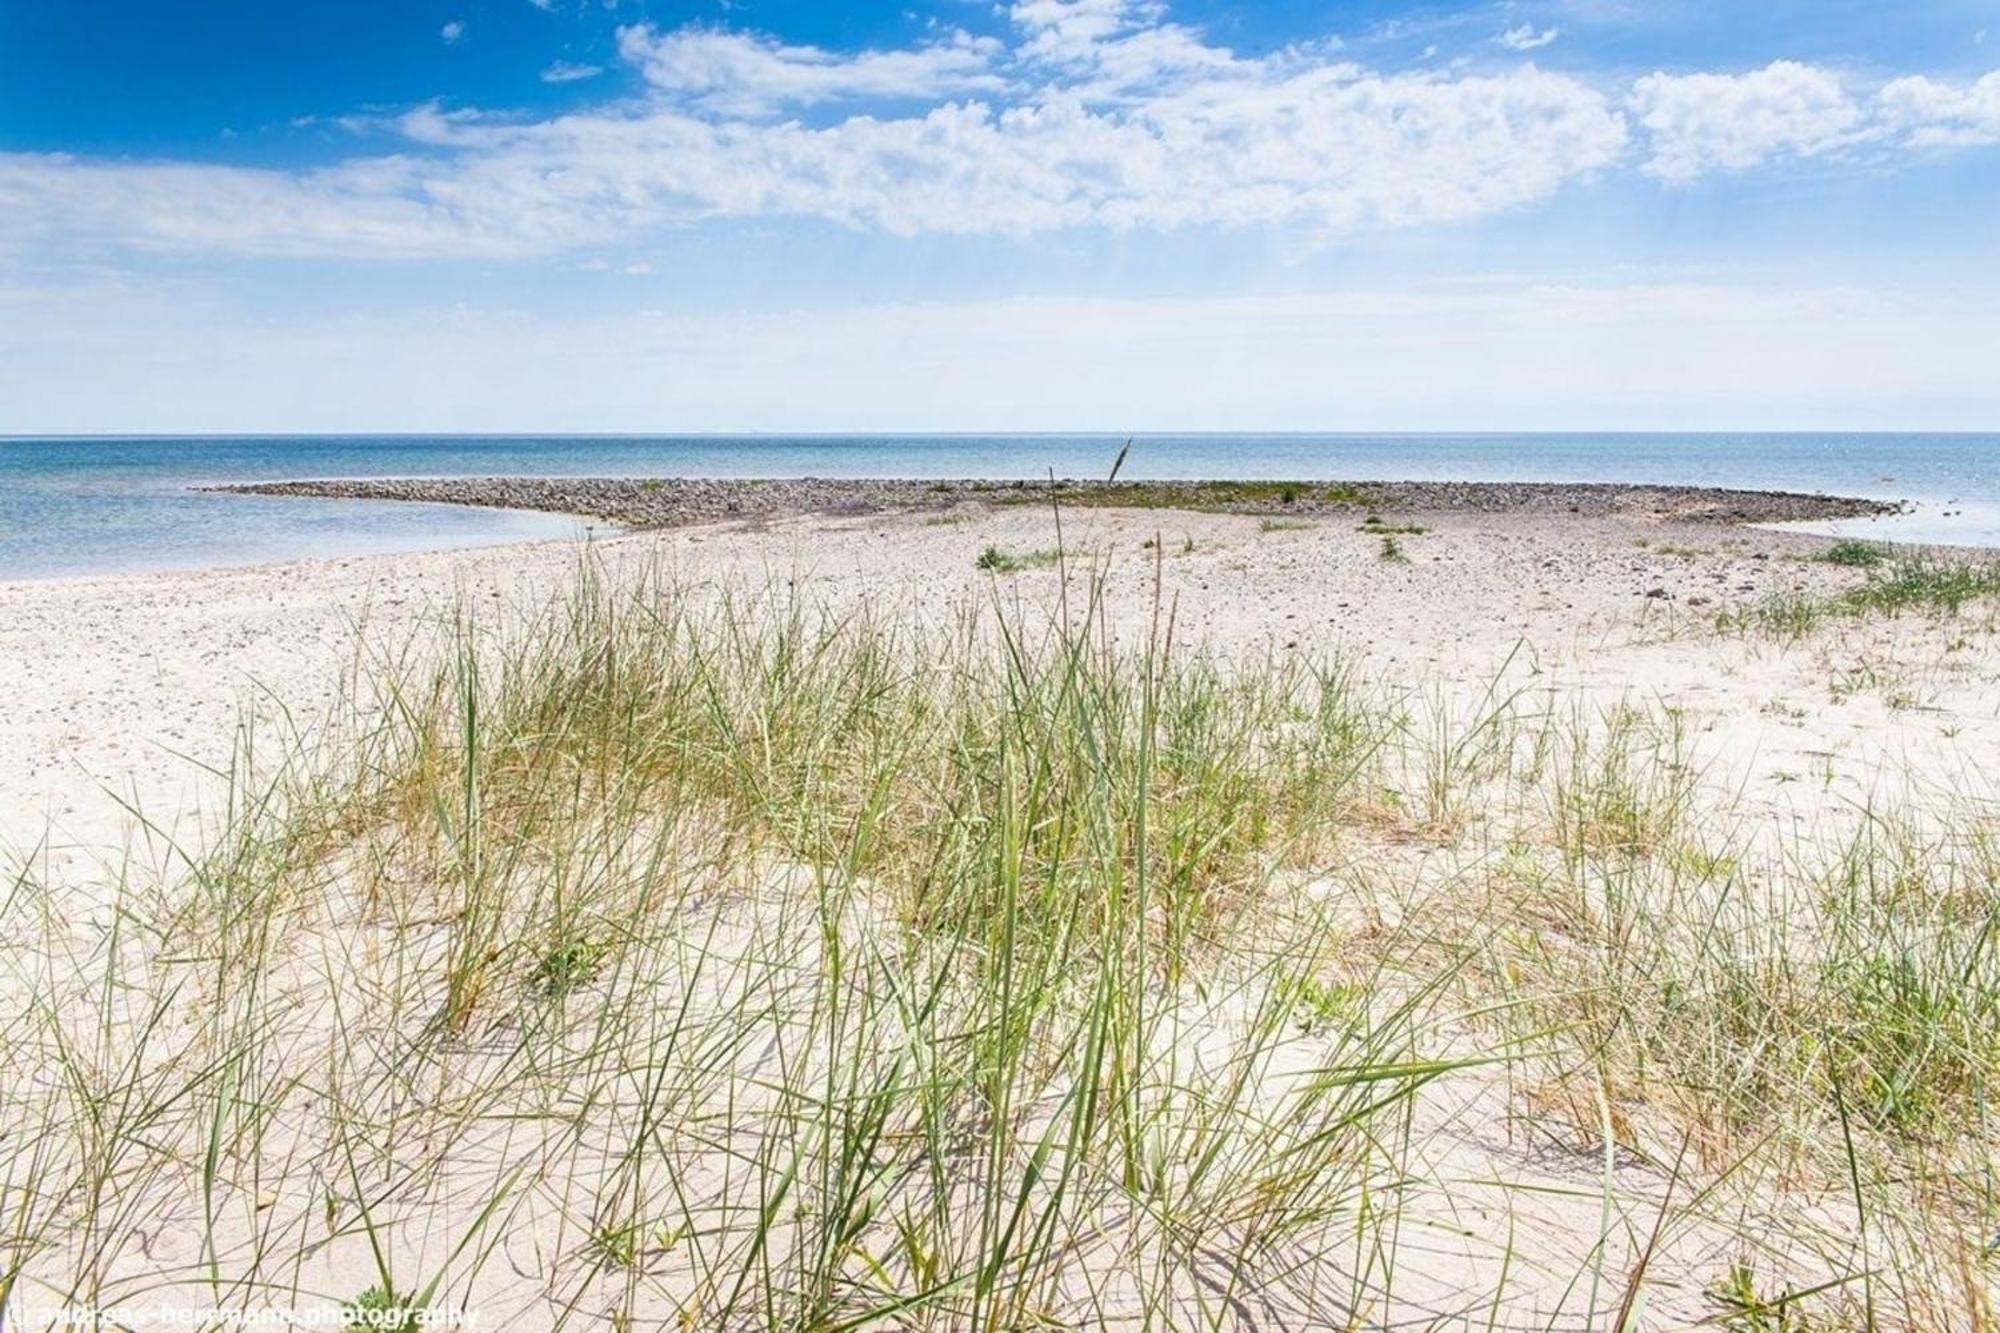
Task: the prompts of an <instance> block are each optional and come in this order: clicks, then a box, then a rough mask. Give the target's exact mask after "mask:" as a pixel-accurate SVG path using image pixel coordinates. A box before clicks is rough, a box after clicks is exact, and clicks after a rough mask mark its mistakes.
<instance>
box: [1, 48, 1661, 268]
mask: <svg viewBox="0 0 2000 1333" xmlns="http://www.w3.org/2000/svg"><path fill="white" fill-rule="evenodd" d="M397 128H398V129H399V130H400V132H401V133H403V134H404V135H405V136H406V137H407V138H409V139H410V140H411V141H412V143H413V144H416V145H421V146H423V147H425V148H427V149H430V150H432V151H430V152H426V153H421V154H418V153H412V154H398V155H392V156H386V157H373V158H356V159H353V160H350V161H348V162H346V163H343V164H341V165H339V166H336V167H331V168H326V169H322V170H318V171H312V172H303V173H287V172H278V171H264V170H246V169H241V168H226V167H209V166H188V165H176V164H152V165H134V164H125V163H91V162H77V161H73V160H71V159H68V158H63V157H51V156H33V155H14V156H0V205H6V207H5V209H4V211H0V229H11V230H12V231H13V232H14V233H15V234H16V235H17V236H18V235H21V234H24V233H25V234H28V235H35V234H39V235H41V236H44V237H64V238H68V239H69V240H70V241H71V242H74V241H76V240H84V241H101V242H104V243H111V244H115V243H124V244H128V245H133V246H138V247H141V248H147V249H154V250H176V249H178V250H225V251H232V252H238V253H252V254H279V255H299V254H346V255H392V254H398V253H401V254H408V255H411V256H440V255H444V256H450V255H531V254H547V253H555V252H560V251H563V250H566V249H572V248H576V247H579V246H586V245H594V244H601V243H607V242H613V241H616V240H619V239H622V238H627V237H631V236H633V235H636V234H638V233H641V232H643V231H645V230H646V229H648V228H653V227H659V226H664V225H674V224H680V223H685V222H689V221H697V220H700V219H704V218H716V217H751V216H769V215H782V216H796V217H811V218H820V219H825V220H830V221H833V222H836V223H841V224H845V225H850V226H856V227H867V228H875V229H880V230H884V231H888V232H891V233H896V234H913V233H918V232H927V231H928V232H944V233H958V234H980V233H986V234H993V233H999V234H1026V233H1031V232H1037V231H1046V230H1050V229H1054V228H1063V227H1084V226H1099V227H1111V228H1131V227H1145V228H1160V229H1166V228H1175V227H1183V226H1202V225H1210V226H1225V227H1239V226H1291V227H1297V228H1301V229H1304V230H1306V231H1309V232H1314V233H1318V234H1322V235H1324V234H1330V233H1334V232H1338V231H1342V230H1347V229H1351V228H1356V227H1407V226H1417V225H1423V224H1427V223H1439V222H1452V221H1459V220H1465V219H1471V218H1477V217H1480V216H1483V215H1486V214H1490V213H1492V212H1495V211H1497V210H1502V209H1507V208H1513V207H1517V206H1520V205H1523V204H1528V203H1532V202H1534V201H1536V200H1539V199H1542V198H1545V197H1547V196H1548V195H1549V194H1551V193H1553V192H1554V191H1555V190H1557V189H1560V188H1561V187H1562V186H1563V184H1564V183H1566V182H1568V181H1570V180H1573V179H1576V178H1577V177H1579V176H1582V175H1585V174H1587V173H1589V172H1592V171H1594V170H1597V169H1599V168H1601V167H1603V166H1605V165H1607V164H1609V163H1611V162H1612V161H1614V160H1615V159H1616V158H1617V156H1618V155H1619V153H1620V152H1621V151H1622V149H1623V145H1624V141H1625V129H1624V125H1623V122H1622V120H1621V119H1620V118H1619V117H1618V115H1617V114H1616V113H1615V112H1614V111H1613V109H1612V108H1611V107H1610V105H1609V103H1608V102H1607V100H1606V99H1605V98H1604V97H1603V95H1602V94H1600V93H1598V92H1596V91H1594V90H1592V89H1590V88H1588V87H1586V86H1584V85H1583V84H1581V83H1578V82H1576V81H1574V80H1572V79H1568V78H1565V77H1562V76H1558V75H1552V74H1547V73H1543V72H1540V71H1536V70H1532V69H1529V70H1520V71H1516V72H1513V73H1510V74H1504V75H1497V76H1492V77H1482V78H1461V79H1447V78H1439V77H1433V76H1428V75H1415V74H1408V75H1382V74H1374V73H1369V72H1366V71H1362V70H1359V69H1356V68H1354V67H1352V66H1348V65H1326V64H1319V65H1309V66H1307V67H1305V68H1303V69H1300V70H1297V71H1296V72H1286V71H1282V70H1278V69H1272V70H1268V71H1266V70H1260V71H1259V72H1258V73H1257V74H1256V75H1255V76H1253V77H1241V78H1235V79H1231V80H1212V81H1201V80H1196V81H1192V82H1189V83H1188V84H1187V85H1185V86H1184V87H1181V88H1178V89H1176V90H1174V91H1172V92H1167V93H1161V94H1158V95H1155V96H1152V97H1147V98H1140V99H1136V100H1132V101H1130V102H1128V103H1124V104H1120V105H1116V106H1112V107H1106V108H1093V107H1092V106H1090V105H1087V104H1086V103H1085V102H1084V101H1083V100H1081V99H1080V98H1079V97H1077V96H1075V95H1072V94H1070V93H1068V92H1066V91H1065V90H1063V89H1062V88H1060V87H1053V88H1049V89H1046V90H1044V91H1043V93H1042V94H1041V95H1040V96H1038V97H1036V98H1034V99H1033V100H1028V101H1024V102H1021V103H1018V104H1015V105H1010V106H1004V107H995V106H992V105H988V104H983V103H977V102H969V103H945V104H943V105H940V106H937V107H934V108H932V109H930V110H928V111H926V112H924V113H922V114H920V115H910V116H903V117H895V118H877V117H873V116H853V117H849V118H847V119H844V120H840V121H837V122H835V123H833V124H830V125H827V126H825V127H823V128H809V127H806V126H802V125H800V124H797V123H792V122H785V123H768V122H765V121H762V120H759V119H729V118H723V119H716V118H713V117H711V116H709V115H704V114H695V113H691V112H688V111H683V110H680V109H677V108H675V107H672V106H648V107H644V108H639V109H627V110H623V111H617V112H605V113H593V114H576V115H569V116H563V117H559V118H557V119H554V120H550V121H545V122H539V123H530V124H510V123H506V122H499V121H490V122H489V121H486V120H483V119H481V118H479V117H476V116H471V115H466V114H446V113H442V112H440V111H438V110H436V109H434V108H426V109H423V110H420V111H417V112H414V113H411V114H409V115H407V116H405V117H403V118H402V119H401V120H400V121H398V122H397ZM4 234H5V230H0V235H4Z"/></svg>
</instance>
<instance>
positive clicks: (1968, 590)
mask: <svg viewBox="0 0 2000 1333" xmlns="http://www.w3.org/2000/svg"><path fill="white" fill-rule="evenodd" d="M1995 596H2000V560H1962V561H1961V560H1942V559H1938V558H1935V557H1932V556H1926V555H1915V556H1906V557H1899V558H1897V559H1895V560H1894V561H1893V562H1892V563H1890V564H1889V565H1888V566H1886V567H1877V568H1874V569H1871V570H1870V571H1869V574H1868V577H1867V579H1866V580H1865V581H1864V582H1863V583H1861V584H1859V585H1858V586H1856V587H1852V588H1848V589H1846V590H1844V591H1842V592H1839V593H1835V594H1831V595H1828V596H1812V595H1808V594H1802V593H1784V594H1779V595H1776V596H1773V597H1770V598H1768V599H1766V600H1765V601H1763V602H1761V603H1759V604H1757V605H1756V606H1753V607H1750V608H1748V609H1746V610H1742V611H1733V612H1724V613H1723V614H1721V615H1719V616H1718V617H1717V620H1716V623H1717V627H1718V628H1719V629H1722V630H1724V631H1725V632H1728V631H1739V632H1740V631H1743V630H1751V629H1754V630H1762V631H1765V632H1767V633H1772V634H1776V635H1779V636H1782V637H1790V638H1797V637H1801V636H1803V635H1805V634H1807V633H1810V632H1811V631H1812V630H1814V629H1816V628H1818V627H1819V626H1820V625H1822V624H1825V623H1826V622H1827V621H1829V620H1834V619H1838V618H1842V617H1853V616H1866V615H1897V614H1900V613H1903V612H1906V611H1908V612H1923V613H1928V614H1932V615H1947V616H1949V615H1958V614H1960V613H1962V612H1963V611H1964V610H1965V609H1966V608H1967V607H1969V606H1971V605H1973V604H1974V603H1977V602H1981V601H1984V600H1987V599H1990V598H1993V597H1995Z"/></svg>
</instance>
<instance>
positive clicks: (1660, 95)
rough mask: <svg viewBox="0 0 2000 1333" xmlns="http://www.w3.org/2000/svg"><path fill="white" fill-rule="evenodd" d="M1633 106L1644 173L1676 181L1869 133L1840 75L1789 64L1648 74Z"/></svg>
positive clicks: (1819, 149)
mask: <svg viewBox="0 0 2000 1333" xmlns="http://www.w3.org/2000/svg"><path fill="white" fill-rule="evenodd" d="M1632 108H1633V111H1634V112H1635V113H1636V114H1637V116H1638V120H1639V124H1640V125H1641V126H1642V127H1643V128H1644V129H1645V130H1646V133H1647V135H1648V137H1649V139H1650V140H1651V145H1652V156H1651V158H1649V159H1648V160H1647V162H1646V170H1648V171H1649V172H1651V173H1652V174H1653V175H1655V176H1659V177H1661V178H1662V179H1664V180H1669V181H1677V182H1680V181H1689V180H1693V179H1694V178H1695V177H1697V176H1700V175H1703V174H1704V173H1706V172H1709V171H1714V170H1717V169H1721V170H1725V171H1742V170H1744V169H1745V168H1748V167H1753V166H1756V165H1757V164H1759V163H1761V162H1763V161H1765V160H1766V159H1767V158H1771V157H1775V156H1780V155H1792V156H1797V157H1815V156H1819V155H1822V154H1825V153H1829V152H1833V151H1835V150H1838V149H1841V148H1844V147H1847V146H1849V145H1852V144H1854V143H1857V142H1859V141H1861V140H1863V139H1865V138H1866V137H1868V134H1869V126H1868V125H1867V122H1866V117H1865V115H1864V112H1863V108H1862V106H1861V104H1860V103H1859V102H1858V101H1857V100H1856V99H1855V98H1854V97H1853V96H1852V95H1851V94H1850V93H1849V92H1848V91H1847V89H1846V87H1845V86H1843V84H1842V82H1841V79H1840V77H1839V76H1838V75H1836V74H1833V73H1832V72H1830V71H1828V70H1824V69H1819V68H1816V67H1814V66H1811V65H1802V64H1800V63H1798V62H1797V61H1793V60H1777V61H1773V62H1772V63H1771V64H1769V65H1766V66H1765V67H1764V68H1763V69H1760V70H1753V71H1751V72H1750V73H1747V74H1649V75H1647V76H1646V77H1645V78H1642V79H1640V80H1639V81H1638V82H1637V83H1636V84H1634V85H1633V88H1632Z"/></svg>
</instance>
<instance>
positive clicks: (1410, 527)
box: [1357, 514, 1430, 537]
mask: <svg viewBox="0 0 2000 1333" xmlns="http://www.w3.org/2000/svg"><path fill="white" fill-rule="evenodd" d="M1357 531H1360V532H1367V533H1374V534H1378V535H1381V536H1393V535H1397V534H1401V535H1403V536H1406V537H1421V536H1422V535H1423V534H1425V533H1426V532H1429V531H1430V529H1429V528H1427V527H1425V526H1424V525H1423V524H1421V523H1390V522H1386V521H1385V520H1384V519H1383V517H1382V516H1381V515H1380V514H1370V515H1369V516H1368V517H1367V518H1364V519H1362V520H1361V526H1360V528H1359V529H1357Z"/></svg>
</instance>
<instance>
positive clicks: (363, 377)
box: [0, 0, 2000, 434]
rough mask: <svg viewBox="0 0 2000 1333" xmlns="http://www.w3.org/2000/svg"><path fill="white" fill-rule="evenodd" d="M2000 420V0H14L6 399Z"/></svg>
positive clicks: (185, 421) (1160, 418) (113, 405)
mask: <svg viewBox="0 0 2000 1333" xmlns="http://www.w3.org/2000/svg"><path fill="white" fill-rule="evenodd" d="M1608 429H1631V430H1672V429H1685V430H1722V429H1797V430H1900V429H1912V430H1914V429H1937V430H1982V429H1983V430H2000V0H1919V2H1917V3H1859V2H1858V0H1767V2H1765V3H1758V4H1748V3H1740V2H1732V3H1720V2H1711V3H1701V2H1699V0H1498V2H1496V3H1477V4H1467V3H1451V2H1447V3H1435V4H1412V3H1386V2H1382V3H1349V4H1341V3H1305V2H1304V0H1268V2H1267V3H1254V4H1253V3H1227V2H1225V0H1183V2H1181V3H1160V2H1155V0H998V3H994V2H993V0H928V2H920V0H905V2H904V3H892V4H879V5H877V4H870V5H859V4H848V5H841V4H835V3H830V2H829V0H817V2H810V3H809V2H805V0H796V2H794V0H721V2H719V3H718V0H682V2H678V3H668V2H666V0H437V2H436V3H433V2H432V0H337V2H334V0H325V2H322V0H288V2H287V3H284V4H271V3H268V2H267V0H206V2H204V3H195V2H193V0H189V2H188V3H183V4H161V3H139V2H137V0H63V3H49V2H48V0H0V434H35V433H180V432H246V433H253V432H265V431H272V432H294V431H296V432H307V431H314V432H318V431H324V432H345V431H385V432H395V431H410V432H471V433H477V432H522V433H534V432H578V433H589V432H715V431H775V432H796V431H828V432H844V431H932V430H1022V431H1035V430H1051V431H1061V430H1109V431H1164V430H1246V431H1249V430H1330V431H1340V430H1356V431H1376V430H1608Z"/></svg>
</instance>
